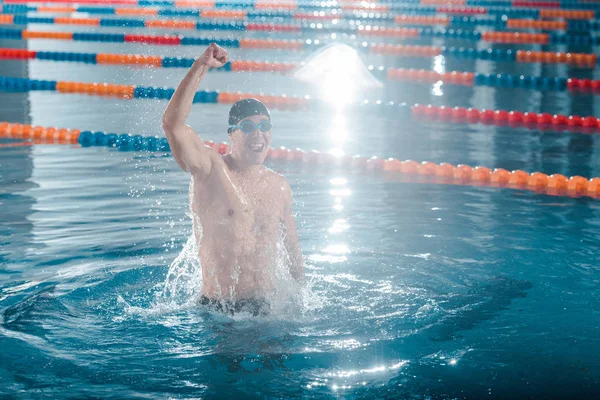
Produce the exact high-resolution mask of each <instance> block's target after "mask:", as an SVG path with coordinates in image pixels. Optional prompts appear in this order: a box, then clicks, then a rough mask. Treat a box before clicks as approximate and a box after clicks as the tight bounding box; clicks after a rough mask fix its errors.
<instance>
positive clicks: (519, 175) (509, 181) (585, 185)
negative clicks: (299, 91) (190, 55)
mask: <svg viewBox="0 0 600 400" xmlns="http://www.w3.org/2000/svg"><path fill="white" fill-rule="evenodd" d="M0 138H5V139H25V140H29V139H32V140H33V141H32V143H34V144H37V143H54V144H76V143H78V144H80V145H81V146H82V147H90V146H102V147H109V148H116V149H119V150H122V151H161V152H169V151H170V148H169V145H168V142H167V141H166V138H159V137H158V136H142V135H129V134H115V133H105V132H101V131H96V132H92V131H80V130H72V129H65V128H54V127H40V126H31V125H22V124H13V123H9V122H0ZM204 143H205V144H206V145H207V146H208V147H210V148H212V149H214V150H216V151H217V152H219V153H220V154H225V153H228V152H229V150H230V148H229V145H228V144H227V143H214V142H212V141H205V142H204ZM267 157H268V158H269V159H273V160H281V161H283V162H298V163H306V164H307V165H310V166H314V167H319V166H322V167H340V168H350V169H357V170H361V171H381V172H383V173H386V174H390V175H391V176H397V177H399V178H407V179H410V181H414V182H421V183H430V184H454V185H464V186H476V187H497V188H511V189H519V190H528V191H534V192H538V193H545V194H549V195H555V196H571V197H580V196H589V197H594V198H599V197H600V178H592V179H586V178H584V177H582V176H572V177H566V176H564V175H562V174H553V175H547V174H544V173H542V172H533V173H528V172H525V171H522V170H515V171H508V170H506V169H503V168H496V169H494V170H492V169H490V168H487V167H481V166H477V167H471V166H469V165H463V164H459V165H456V166H454V165H452V164H448V163H441V164H435V163H432V162H428V161H424V162H421V163H418V162H416V161H413V160H405V161H400V160H397V159H394V158H387V159H383V158H378V157H370V158H369V157H361V156H350V155H343V156H339V155H334V154H332V153H321V152H318V151H314V150H313V151H310V152H307V151H304V150H301V149H295V150H291V149H286V148H285V147H281V148H276V149H273V148H271V149H269V151H268V153H267Z"/></svg>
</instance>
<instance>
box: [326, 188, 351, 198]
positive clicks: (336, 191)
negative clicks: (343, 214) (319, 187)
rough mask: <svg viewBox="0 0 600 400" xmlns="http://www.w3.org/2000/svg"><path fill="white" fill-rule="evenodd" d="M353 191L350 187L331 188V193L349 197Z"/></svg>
mask: <svg viewBox="0 0 600 400" xmlns="http://www.w3.org/2000/svg"><path fill="white" fill-rule="evenodd" d="M351 193H352V192H351V191H350V189H348V188H344V189H331V190H330V191H329V194H330V195H332V196H336V197H348V196H350V194H351Z"/></svg>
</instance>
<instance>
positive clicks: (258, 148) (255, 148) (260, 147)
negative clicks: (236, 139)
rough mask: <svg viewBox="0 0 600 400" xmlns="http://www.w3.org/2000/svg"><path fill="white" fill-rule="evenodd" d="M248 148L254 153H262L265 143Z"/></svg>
mask: <svg viewBox="0 0 600 400" xmlns="http://www.w3.org/2000/svg"><path fill="white" fill-rule="evenodd" d="M248 148H249V149H250V150H252V151H253V152H254V153H260V152H262V151H263V149H264V148H265V145H264V143H252V144H249V145H248Z"/></svg>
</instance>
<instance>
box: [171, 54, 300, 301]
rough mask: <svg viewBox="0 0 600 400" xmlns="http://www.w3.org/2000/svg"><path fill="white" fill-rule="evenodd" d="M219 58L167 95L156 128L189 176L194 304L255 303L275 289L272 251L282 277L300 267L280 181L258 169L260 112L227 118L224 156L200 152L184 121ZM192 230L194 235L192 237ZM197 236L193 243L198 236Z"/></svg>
mask: <svg viewBox="0 0 600 400" xmlns="http://www.w3.org/2000/svg"><path fill="white" fill-rule="evenodd" d="M226 62H227V52H226V51H225V50H224V49H222V48H221V47H219V46H217V45H216V44H214V43H213V44H211V45H210V46H209V47H208V48H207V49H206V51H205V52H204V53H203V54H202V55H201V56H200V57H199V58H198V59H197V60H196V61H195V62H194V64H193V65H192V67H191V68H190V70H189V71H188V73H187V75H186V76H185V78H184V79H183V80H182V81H181V83H180V84H179V87H178V88H177V90H176V91H175V93H174V94H173V97H172V98H171V101H170V102H169V105H168V106H167V109H166V111H165V113H164V115H163V119H162V126H163V130H164V131H165V134H166V137H167V139H168V141H169V145H170V146H171V151H172V153H173V156H174V158H175V161H176V162H177V164H178V165H179V166H180V167H181V169H183V170H184V171H186V172H188V173H189V174H190V175H191V179H192V181H191V184H190V185H192V187H191V188H190V196H191V198H190V208H191V211H192V214H193V216H194V218H193V219H194V224H200V225H201V227H202V235H199V234H196V240H197V241H198V248H199V250H198V253H199V254H198V257H199V258H200V263H201V265H202V298H201V299H200V303H201V304H213V303H214V302H221V303H226V304H234V306H233V308H234V309H235V308H236V306H235V304H236V303H237V304H247V303H249V302H250V303H251V304H262V301H263V300H264V299H265V298H266V297H268V295H269V293H271V292H273V290H274V289H275V285H276V280H275V278H276V277H275V276H273V275H274V269H273V266H274V264H275V263H276V261H277V260H276V256H277V244H278V241H280V238H281V237H282V235H283V241H282V245H283V247H284V249H285V251H286V253H287V255H288V258H289V273H290V275H291V277H292V278H293V279H295V280H296V281H298V282H303V281H304V263H303V258H302V252H301V249H300V244H299V241H298V235H297V233H296V223H295V221H294V217H293V215H292V191H291V189H290V185H289V184H288V182H287V181H286V179H285V178H284V177H283V176H281V175H279V174H277V173H275V172H273V171H271V170H270V169H268V168H266V167H265V166H263V165H262V163H263V161H264V160H265V157H266V155H267V150H268V149H269V145H270V144H271V135H272V132H271V130H272V124H271V115H270V113H269V110H268V109H267V107H266V106H265V105H264V104H263V103H261V102H260V101H258V100H256V99H243V100H240V101H238V102H237V103H235V104H234V105H233V106H232V107H231V110H230V111H229V127H228V134H229V138H230V141H231V152H230V153H228V154H225V155H223V156H221V155H220V154H219V153H218V152H216V151H215V150H213V149H211V148H210V147H208V146H206V145H204V143H203V142H202V140H201V139H200V137H199V136H198V134H197V133H196V132H195V131H194V130H193V129H192V128H191V127H190V126H188V125H186V123H185V121H186V118H187V117H188V115H189V113H190V110H191V107H192V101H193V99H194V95H195V93H196V91H197V90H198V86H199V84H200V81H201V80H202V78H203V77H204V75H205V74H206V73H207V72H208V70H209V69H210V68H219V67H222V66H223V65H224V64H225V63H226ZM198 231H199V230H198V229H194V232H198ZM200 236H201V237H200Z"/></svg>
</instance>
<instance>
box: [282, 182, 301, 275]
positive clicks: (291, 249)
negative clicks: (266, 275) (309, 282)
mask: <svg viewBox="0 0 600 400" xmlns="http://www.w3.org/2000/svg"><path fill="white" fill-rule="evenodd" d="M284 185H285V186H284V192H285V204H284V209H283V226H284V230H285V238H284V243H283V244H284V246H285V250H286V251H287V254H288V256H289V257H290V262H291V265H290V273H291V275H292V277H293V278H294V279H296V280H297V281H299V282H302V281H304V260H303V258H302V249H301V248H300V241H299V240H298V233H297V232H296V221H295V220H294V216H293V215H292V189H291V188H290V185H289V184H288V183H287V181H285V180H284Z"/></svg>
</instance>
